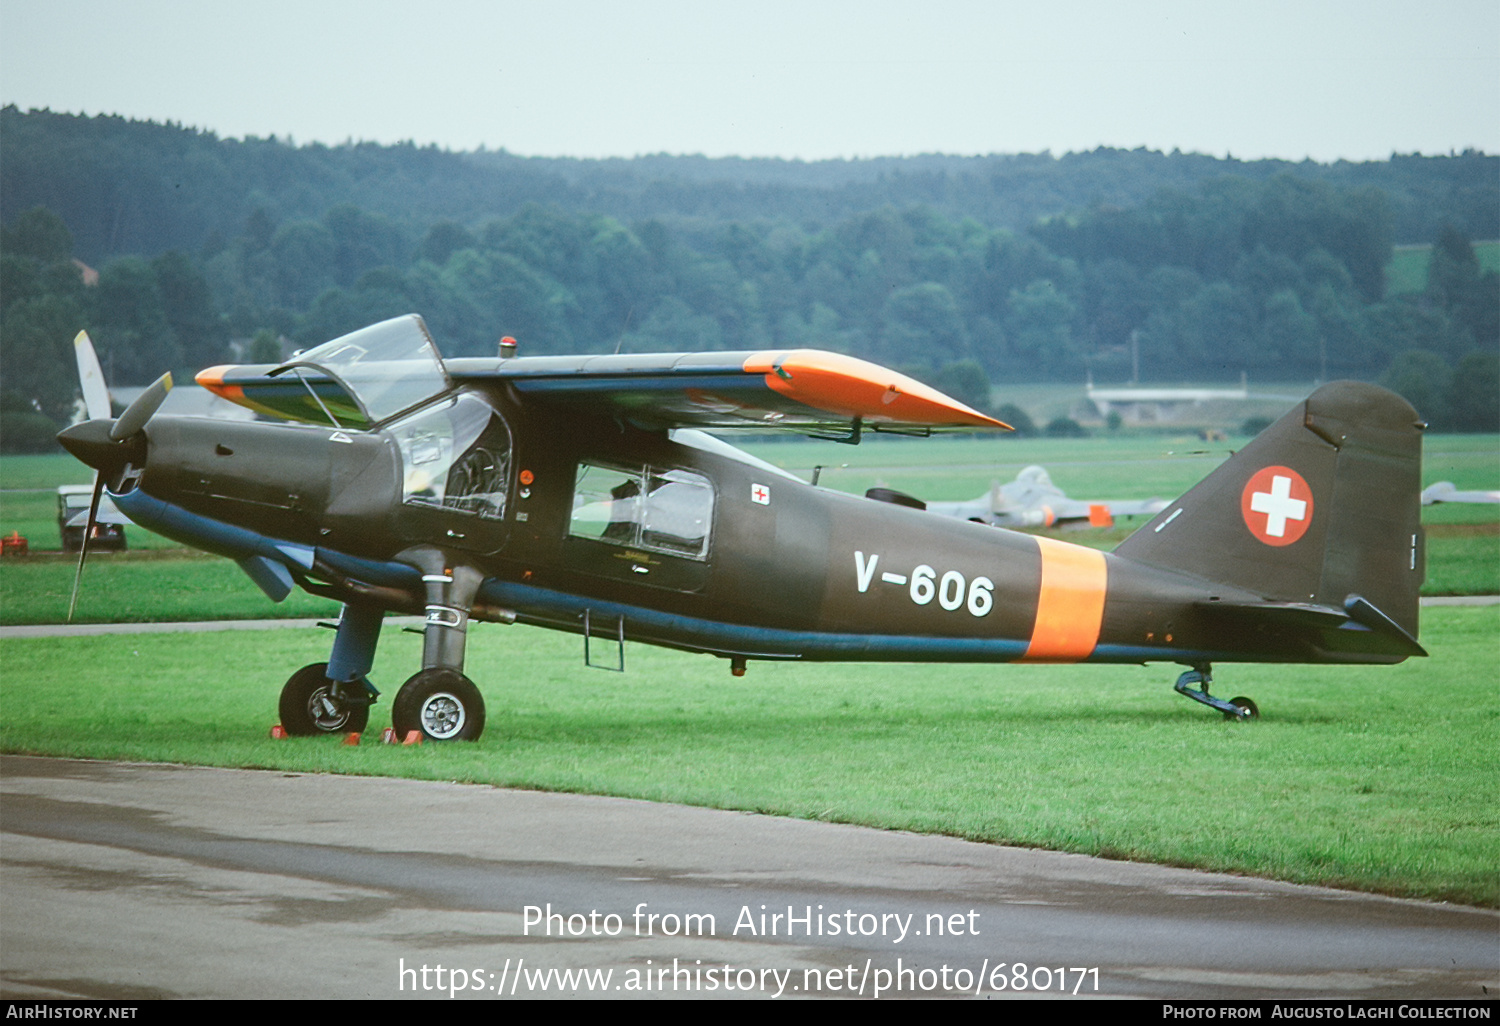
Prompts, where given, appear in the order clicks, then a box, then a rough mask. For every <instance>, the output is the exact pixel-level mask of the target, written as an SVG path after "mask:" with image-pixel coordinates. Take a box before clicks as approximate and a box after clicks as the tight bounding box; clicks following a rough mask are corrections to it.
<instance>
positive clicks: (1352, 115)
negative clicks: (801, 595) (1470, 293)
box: [0, 0, 1500, 161]
mask: <svg viewBox="0 0 1500 1026" xmlns="http://www.w3.org/2000/svg"><path fill="white" fill-rule="evenodd" d="M0 103H7V104H9V103H13V104H16V105H17V106H19V107H21V108H22V109H23V110H24V109H29V108H32V107H50V108H52V109H53V110H56V111H69V112H75V113H76V112H84V113H89V114H98V113H110V114H122V115H126V116H128V117H133V118H141V119H152V120H157V121H168V120H169V121H177V122H181V123H183V124H185V125H190V126H196V127H201V128H207V129H212V130H213V131H215V132H217V133H218V134H219V135H221V136H235V137H238V136H244V135H260V136H266V135H271V134H276V135H279V136H283V137H285V136H287V135H290V136H291V137H292V138H293V139H294V140H295V141H297V142H299V143H304V142H311V141H314V140H316V141H322V142H327V143H339V142H343V141H346V140H351V139H352V140H371V141H377V142H387V143H388V142H396V141H400V140H404V139H411V140H414V141H415V142H417V143H418V144H421V145H426V144H427V143H433V142H435V143H437V144H439V145H440V146H444V147H447V148H451V149H475V148H478V147H479V146H480V145H481V144H482V145H484V146H487V147H489V148H491V149H498V148H502V147H503V148H505V149H507V150H510V151H511V152H513V153H519V154H524V155H541V156H590V157H592V156H633V155H636V154H640V153H659V152H666V153H702V154H706V155H709V156H724V155H730V154H735V155H741V156H780V157H797V158H803V159H809V160H810V159H819V158H825V157H859V156H879V155H901V154H914V153H927V152H941V153H953V154H979V153H1017V152H1039V151H1042V150H1049V149H1050V150H1051V151H1053V152H1054V153H1059V154H1060V153H1064V152H1067V151H1069V150H1086V149H1093V148H1094V147H1096V146H1100V145H1106V146H1119V147H1126V148H1132V147H1136V146H1143V145H1144V146H1148V147H1151V148H1153V149H1162V150H1171V149H1173V148H1174V147H1175V148H1180V149H1183V150H1196V151H1198V152H1203V153H1210V154H1215V155H1219V156H1222V155H1224V154H1225V153H1233V154H1234V155H1235V156H1237V157H1247V158H1250V157H1284V158H1288V159H1293V160H1300V159H1302V158H1304V157H1312V158H1313V159H1315V160H1323V161H1327V160H1334V159H1338V158H1346V159H1350V160H1365V159H1376V160H1380V159H1384V158H1386V157H1388V156H1390V154H1391V153H1392V152H1402V153H1409V152H1414V151H1419V152H1422V153H1447V152H1448V151H1450V150H1463V149H1466V148H1470V147H1472V148H1477V149H1483V150H1485V151H1487V152H1490V153H1496V152H1500V3H1497V2H1496V0H1256V2H1242V0H1112V2H1106V0H1034V2H1029V3H1019V2H1014V0H990V2H978V0H921V2H907V0H902V2H876V0H837V2H822V0H796V2H779V0H778V2H765V3H761V2H756V0H737V2H733V3H729V2H720V0H693V2H673V0H640V2H631V0H615V2H603V0H564V2H557V0H532V2H529V3H519V2H513V0H428V2H412V0H248V2H239V3H229V2H221V0H0ZM0 156H3V140H0Z"/></svg>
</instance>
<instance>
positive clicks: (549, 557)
mask: <svg viewBox="0 0 1500 1026" xmlns="http://www.w3.org/2000/svg"><path fill="white" fill-rule="evenodd" d="M78 347H79V352H80V365H81V366H82V365H83V364H84V363H85V362H87V361H86V360H85V357H84V355H83V354H84V350H85V349H87V350H88V353H89V358H90V359H91V358H92V347H90V346H89V345H88V341H87V338H86V337H85V336H80V339H79V341H78ZM197 380H198V381H199V383H201V384H202V385H203V386H205V387H206V388H208V389H210V390H211V391H213V392H215V393H217V394H218V395H219V396H221V397H223V398H224V399H228V400H231V401H232V402H234V403H236V404H238V406H239V407H244V408H247V409H248V410H252V411H255V413H256V414H257V415H258V417H251V415H250V414H249V413H246V412H245V411H244V410H240V411H238V412H240V413H241V414H242V416H241V417H240V418H239V419H230V418H223V417H214V416H184V415H174V414H172V413H170V412H169V411H168V410H163V409H162V403H163V400H164V399H165V397H166V395H167V391H168V389H169V388H170V387H171V381H170V377H169V376H164V377H163V379H161V380H160V381H158V382H157V383H156V384H155V385H153V386H152V387H151V388H149V389H147V390H146V392H145V393H143V394H142V395H141V397H140V398H139V399H137V400H136V401H135V402H134V403H132V404H131V406H130V407H129V408H127V409H126V410H125V412H124V413H123V414H121V415H120V416H119V417H118V418H117V419H111V418H110V415H109V410H108V406H107V400H105V405H104V407H103V408H102V409H101V408H100V405H99V401H97V400H94V401H90V402H89V406H90V419H89V420H87V421H85V422H83V423H80V424H77V425H75V426H73V427H70V428H68V429H67V430H65V431H63V432H62V434H61V435H60V436H59V438H60V440H61V442H62V444H63V445H64V446H65V447H66V448H67V449H68V450H69V451H70V452H72V453H73V454H74V455H75V456H77V457H78V458H79V459H80V460H82V461H83V462H84V463H87V464H88V465H90V466H92V467H94V468H95V469H96V470H97V471H98V484H97V485H96V487H95V489H94V495H93V499H94V502H93V506H92V512H91V517H92V516H94V515H96V512H97V508H98V502H99V499H100V497H101V495H102V494H103V492H104V491H105V490H106V489H107V490H108V493H109V495H110V496H111V497H112V498H113V500H114V502H115V505H116V506H117V507H118V508H119V509H120V510H121V511H122V512H124V513H125V514H127V515H128V516H129V517H130V518H131V520H133V521H134V522H135V523H137V524H140V525H143V526H145V527H148V528H150V529H151V530H153V531H157V532H159V533H161V534H163V535H166V536H167V537H170V538H174V539H177V540H179V541H182V542H184V543H186V544H188V545H192V546H196V547H198V548H200V549H204V550H207V551H209V552H214V553H218V554H221V555H224V556H227V557H229V558H230V559H233V560H235V561H237V562H238V564H239V565H240V567H242V568H243V569H244V571H245V572H246V573H247V574H248V575H249V576H250V577H251V578H252V579H253V580H254V581H255V583H256V584H258V585H259V586H260V587H261V589H262V590H264V591H265V593H266V594H267V595H268V596H269V597H270V598H271V599H272V600H275V601H280V600H281V599H283V598H285V597H286V596H287V595H288V594H289V593H290V592H291V590H292V589H293V588H294V587H301V588H303V589H305V590H307V591H309V592H311V593H313V594H315V595H321V596H327V597H330V598H333V599H336V600H338V601H339V602H341V603H342V604H343V609H342V614H341V616H340V619H339V622H338V624H337V630H336V633H335V634H334V636H333V642H332V648H331V653H330V655H329V659H328V661H327V662H326V663H316V664H313V665H311V666H305V667H303V668H301V669H300V670H298V671H297V672H295V673H294V674H292V676H291V679H290V680H288V681H287V683H286V685H285V687H284V688H283V689H282V692H281V700H280V715H281V720H282V724H283V726H284V728H285V730H286V731H287V732H289V733H291V734H297V735H314V734H327V733H344V732H351V731H359V730H363V729H364V728H365V727H366V725H367V722H368V719H369V715H370V708H371V706H372V705H373V704H375V703H376V701H377V698H378V696H379V692H378V691H377V689H376V687H375V685H374V684H373V683H372V682H371V681H370V679H369V677H368V674H369V672H370V669H371V666H372V664H373V661H374V655H375V650H376V644H377V642H378V640H379V637H380V632H381V625H382V621H383V619H384V617H385V614H386V613H388V612H396V613H407V614H410V613H415V614H425V625H424V627H423V634H424V642H423V649H422V665H421V667H420V669H419V670H418V672H416V673H415V674H414V675H413V676H412V677H411V678H410V679H409V680H407V681H406V682H405V683H404V684H403V685H402V686H401V688H400V689H399V690H398V691H397V692H396V696H395V700H394V701H393V702H392V703H391V720H392V725H393V726H394V728H395V730H396V732H397V734H398V735H400V736H407V735H408V732H409V731H414V730H415V731H420V732H421V733H422V735H425V736H426V737H427V738H431V739H434V740H440V741H442V740H450V739H469V740H472V739H475V738H478V737H479V736H480V733H481V732H482V730H483V728H484V721H485V707H484V701H483V699H482V698H481V696H480V693H479V690H478V689H477V688H476V687H475V685H474V684H473V683H472V682H471V681H470V680H469V679H468V678H467V677H466V676H465V675H464V654H465V643H466V640H467V636H468V627H469V624H470V623H471V622H473V621H475V620H478V621H485V622H498V623H517V622H520V623H529V624H535V625H539V626H543V627H549V628H554V629H557V630H563V631H571V632H573V633H575V634H579V635H581V636H582V640H583V649H584V658H585V661H586V662H589V663H590V664H592V665H601V666H603V667H605V668H609V669H623V667H624V646H625V641H626V640H627V639H629V640H631V641H639V642H645V643H649V644H653V645H662V646H667V647H670V648H676V649H682V650H685V651H690V652H698V653H706V654H709V655H712V656H717V657H720V658H722V659H724V660H725V662H726V663H727V664H728V666H729V668H730V669H731V671H732V672H733V673H734V674H736V675H740V674H743V673H744V672H745V667H746V664H747V662H748V661H750V660H756V659H782V660H865V661H898V662H899V661H905V662H954V663H1012V662H1017V663H1082V662H1095V663H1134V664H1142V663H1147V662H1152V661H1162V662H1168V663H1178V664H1181V665H1183V666H1185V667H1186V670H1185V671H1183V672H1182V673H1181V675H1180V677H1179V678H1178V680H1177V683H1176V689H1177V690H1178V691H1179V692H1181V693H1182V694H1184V695H1187V696H1188V697H1191V698H1193V699H1195V700H1197V701H1199V702H1203V703H1205V704H1207V705H1209V706H1211V707H1213V708H1215V709H1217V710H1219V711H1221V712H1222V713H1224V715H1225V716H1226V717H1227V718H1233V719H1248V718H1252V717H1254V716H1256V715H1257V710H1256V708H1255V704H1254V703H1253V702H1252V701H1250V700H1249V699H1245V698H1236V699H1232V700H1230V701H1225V700H1224V699H1222V698H1218V697H1216V696H1212V695H1210V693H1209V685H1210V681H1211V669H1212V664H1213V663H1216V662H1273V663H1396V662H1400V661H1401V660H1403V659H1405V658H1407V657H1408V656H1414V655H1424V654H1425V653H1424V652H1423V650H1422V647H1421V646H1420V645H1419V644H1418V642H1417V613H1418V603H1417V590H1418V586H1419V585H1420V584H1421V581H1422V577H1423V572H1424V552H1423V547H1424V546H1423V535H1422V529H1421V525H1420V520H1419V509H1420V506H1419V502H1418V494H1419V483H1418V482H1419V479H1420V459H1421V432H1422V428H1423V426H1424V425H1423V424H1422V423H1421V422H1420V421H1419V420H1418V418H1417V414H1416V412H1415V411H1414V410H1413V409H1412V407H1411V406H1410V405H1408V404H1407V403H1406V402H1405V401H1404V400H1402V399H1401V398H1399V397H1398V396H1396V395H1393V394H1392V393H1390V392H1387V391H1384V390H1383V389H1380V388H1376V387H1374V386H1371V385H1364V384H1357V383H1350V382H1341V383H1335V384H1331V385H1327V386H1325V387H1323V388H1320V389H1319V390H1317V391H1316V392H1314V393H1313V394H1312V395H1311V396H1310V397H1308V398H1307V399H1306V400H1305V401H1303V402H1302V403H1300V404H1298V405H1297V407H1296V408H1295V409H1293V410H1292V411H1291V412H1290V413H1288V414H1286V416H1284V417H1283V418H1282V419H1281V420H1279V421H1278V422H1277V423H1276V424H1274V425H1273V426H1272V427H1270V428H1268V429H1267V430H1265V431H1264V432H1262V433H1261V434H1260V436H1259V437H1257V438H1256V439H1255V440H1254V441H1252V442H1251V443H1250V444H1248V445H1247V446H1246V447H1245V448H1244V449H1243V450H1241V451H1240V452H1239V453H1238V454H1236V455H1235V456H1233V457H1232V458H1230V459H1229V460H1228V461H1227V462H1225V463H1224V464H1222V465H1221V466H1220V467H1219V468H1218V469H1216V470H1215V471H1213V472H1212V473H1211V474H1210V475H1209V476H1208V477H1207V478H1206V479H1205V480H1204V481H1202V482H1201V483H1200V484H1199V485H1197V486H1196V487H1194V488H1193V489H1192V490H1191V491H1189V492H1188V493H1187V494H1186V495H1184V496H1183V497H1182V498H1181V499H1178V500H1177V501H1176V502H1173V503H1170V504H1168V505H1167V506H1166V508H1165V509H1163V510H1161V512H1160V513H1158V514H1157V515H1156V516H1155V517H1153V518H1152V519H1151V520H1150V521H1149V522H1147V523H1146V524H1145V525H1144V526H1143V527H1142V528H1141V529H1140V530H1139V531H1138V532H1136V533H1135V534H1133V535H1131V536H1130V537H1129V538H1127V539H1126V540H1125V541H1124V542H1123V543H1121V544H1120V546H1119V547H1118V548H1117V549H1116V550H1115V551H1114V552H1113V553H1108V554H1106V553H1103V552H1100V551H1097V550H1094V549H1090V548H1082V547H1079V546H1075V545H1069V544H1066V543H1064V542H1061V541H1056V540H1054V539H1051V538H1046V537H1038V536H1033V535H1028V534H1020V533H1015V532H1012V531H1007V530H997V529H995V528H993V527H989V526H986V525H982V524H975V523H969V522H966V521H964V520H961V519H957V518H953V517H947V516H941V515H938V514H935V513H931V512H927V511H924V510H921V509H915V508H911V507H910V506H909V505H907V504H903V503H901V502H896V501H881V498H882V497H883V496H882V495H881V494H880V493H877V495H876V496H875V497H873V498H872V497H861V496H856V495H847V494H843V493H839V492H835V491H830V490H827V489H823V488H818V487H816V486H814V485H812V484H809V483H807V482H805V481H803V480H801V479H800V478H797V477H795V476H793V475H791V474H788V473H786V472H784V471H782V470H780V469H778V468H776V467H774V466H771V465H770V464H768V463H766V462H764V461H761V460H758V459H756V458H754V457H752V456H750V455H748V454H746V453H744V452H742V451H740V450H739V449H737V448H735V447H734V446H732V445H730V444H728V443H727V442H725V441H723V440H722V439H721V438H720V437H718V436H717V435H713V434H709V433H707V430H709V429H712V430H715V431H722V430H723V429H730V428H753V429H755V430H758V431H764V430H767V429H778V430H782V431H793V432H801V433H805V434H812V435H816V436H820V437H836V438H838V439H840V440H842V441H847V442H858V441H859V440H860V438H861V437H863V436H864V435H866V434H867V433H869V432H875V431H900V432H907V433H912V432H918V433H924V434H925V433H931V432H935V431H952V430H996V431H999V430H1005V429H1006V426H1005V425H1004V424H1002V423H1000V422H999V421H996V420H994V419H992V418H990V417H988V416H985V415H984V414H982V413H979V412H977V411H975V410H972V409H970V408H968V407H966V406H964V405H963V404H961V403H959V402H957V401H956V400H953V399H951V398H949V397H947V396H945V395H943V394H942V393H940V392H937V391H935V390H934V389H931V388H928V387H927V386H925V385H922V384H921V383H919V382H917V381H914V380H912V379H910V378H908V377H905V376H903V375H901V374H898V373H895V372H893V371H890V370H886V369H884V368H882V367H878V366H875V365H874V364H870V363H866V362H864V361H861V360H857V359H854V358H852V357H849V356H844V355H839V354H834V353H826V352H820V351H817V350H811V349H792V350H779V351H768V352H753V353H752V352H738V353H694V354H668V355H661V354H657V355H635V354H624V355H613V356H575V357H556V356H534V357H527V356H519V355H515V346H514V343H513V342H511V341H510V340H509V339H507V340H504V341H503V342H502V344H501V349H500V355H499V356H497V357H495V358H484V359H477V358H466V359H451V360H448V361H446V362H445V361H444V360H443V359H442V358H441V357H440V356H439V354H438V350H437V347H436V346H435V345H434V343H433V340H432V338H431V336H430V335H429V334H428V331H427V328H426V326H425V325H424V323H423V322H422V320H421V318H420V317H418V316H416V315H408V316H405V317H399V318H395V319H393V320H389V321H385V322H382V323H380V324H376V325H373V326H371V327H368V328H364V329H362V330H360V331H356V332H353V333H352V334H349V335H346V336H344V337H342V338H338V339H335V340H334V341H332V342H328V343H326V344H324V345H321V346H319V347H317V348H315V349H312V350H310V351H308V352H305V353H302V354H299V355H296V356H294V357H292V358H291V359H290V360H289V361H287V362H285V363H283V364H281V365H279V366H270V365H262V366H224V367H214V368H210V369H208V370H205V371H203V372H201V373H200V374H199V375H198V376H197ZM95 391H96V392H97V389H96V390H95ZM87 395H88V392H87V391H86V398H87ZM86 557H87V552H86V551H85V552H84V553H82V554H81V556H80V561H79V572H80V575H81V573H82V569H83V560H84V559H85V558H86Z"/></svg>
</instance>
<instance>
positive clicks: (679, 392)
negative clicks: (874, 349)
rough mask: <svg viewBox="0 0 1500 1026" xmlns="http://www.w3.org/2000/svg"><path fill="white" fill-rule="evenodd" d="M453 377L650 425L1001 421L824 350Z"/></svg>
mask: <svg viewBox="0 0 1500 1026" xmlns="http://www.w3.org/2000/svg"><path fill="white" fill-rule="evenodd" d="M476 364H477V366H476ZM448 368H449V371H450V373H452V374H453V376H454V378H455V380H457V381H460V382H465V381H481V380H494V379H504V380H505V381H507V382H508V383H509V384H510V385H511V386H512V387H513V388H515V390H516V391H517V392H519V393H520V394H521V395H523V396H525V397H528V398H534V399H536V400H538V401H540V402H544V403H548V404H552V405H557V406H565V407H567V406H573V407H578V408H581V409H587V410H590V411H593V412H598V410H599V409H600V408H601V406H602V407H605V408H608V409H610V410H612V411H613V412H614V413H615V415H616V416H618V417H621V418H623V419H625V420H628V421H630V422H632V423H635V424H637V425H639V426H641V427H649V428H676V427H692V428H734V427H739V428H745V427H754V428H791V429H795V430H801V431H807V430H816V431H833V430H844V431H847V430H848V429H849V428H850V426H851V425H852V424H853V423H854V422H855V421H859V422H860V423H862V424H863V425H865V426H867V427H874V428H876V429H879V428H881V427H891V428H908V429H916V428H926V429H930V430H944V429H961V428H1002V429H1007V430H1008V429H1009V425H1007V424H1004V423H1002V422H1001V421H998V420H996V419H994V418H993V417H989V416H986V415H985V414H983V413H980V412H978V411H977V410H973V409H971V408H969V407H968V406H965V405H964V404H963V403H961V402H959V401H958V400H956V399H953V398H951V397H949V396H946V395H944V394H943V393H942V392H939V391H938V390H937V389H935V388H931V387H929V386H927V385H924V384H922V383H921V382H919V381H916V380H915V379H913V378H910V377H908V376H906V375H905V374H900V373H898V372H896V371H893V370H889V369H887V368H885V367H881V366H879V365H877V364H873V363H869V362H867V361H864V360H860V359H856V358H855V357H852V356H845V355H843V354H840V353H830V352H824V351H822V350H817V349H790V350H766V351H761V352H737V353H686V354H679V353H667V354H645V355H636V354H625V355H619V356H581V357H579V356H574V357H522V358H513V359H509V360H499V361H494V360H486V361H475V360H453V361H450V362H449V364H448Z"/></svg>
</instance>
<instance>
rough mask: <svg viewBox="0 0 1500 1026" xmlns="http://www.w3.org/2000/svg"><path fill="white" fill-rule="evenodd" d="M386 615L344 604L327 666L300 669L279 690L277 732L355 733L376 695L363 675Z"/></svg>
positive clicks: (302, 734) (371, 608) (378, 610)
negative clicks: (280, 727) (280, 726)
mask: <svg viewBox="0 0 1500 1026" xmlns="http://www.w3.org/2000/svg"><path fill="white" fill-rule="evenodd" d="M384 617H385V610H383V609H381V608H379V607H378V606H356V605H347V604H346V605H345V606H344V611H343V614H342V615H341V616H340V617H339V623H338V634H336V635H335V636H334V639H333V652H332V654H331V655H330V656H329V658H328V662H326V663H312V664H311V665H308V666H304V667H302V669H300V670H298V671H297V672H296V673H294V674H292V676H291V679H290V680H288V681H287V682H286V686H285V687H283V688H282V689H281V702H280V705H279V707H278V708H279V711H280V713H281V725H282V728H283V729H284V730H285V731H286V732H287V733H288V734H291V735H292V736H294V737H309V736H312V735H316V734H343V733H349V732H351V731H352V732H354V733H360V732H362V731H363V730H364V729H365V724H366V723H368V722H369V719H370V706H371V705H373V704H374V702H375V700H376V698H377V697H378V696H379V695H380V692H379V691H376V690H375V686H374V685H373V684H371V683H370V681H369V678H368V677H366V676H365V675H366V674H368V673H369V672H370V667H371V666H372V665H373V664H374V662H375V644H376V642H378V641H379V640H380V624H381V621H382V620H383V619H384Z"/></svg>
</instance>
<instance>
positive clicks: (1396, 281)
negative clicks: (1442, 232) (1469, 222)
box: [1385, 241, 1500, 296]
mask: <svg viewBox="0 0 1500 1026" xmlns="http://www.w3.org/2000/svg"><path fill="white" fill-rule="evenodd" d="M1474 256H1475V257H1476V258H1477V259H1478V261H1479V269H1480V270H1481V271H1500V242H1494V241H1491V242H1476V243H1474ZM1431 260H1432V246H1431V244H1427V245H1420V246H1397V247H1396V250H1395V252H1393V253H1392V254H1391V262H1390V263H1389V264H1386V267H1385V294H1386V295H1387V296H1405V295H1410V294H1412V293H1415V292H1425V291H1426V290H1427V265H1428V263H1429V262H1430V261H1431Z"/></svg>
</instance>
